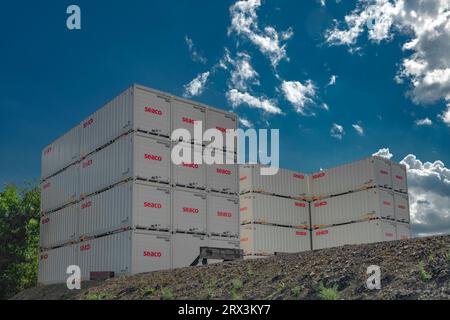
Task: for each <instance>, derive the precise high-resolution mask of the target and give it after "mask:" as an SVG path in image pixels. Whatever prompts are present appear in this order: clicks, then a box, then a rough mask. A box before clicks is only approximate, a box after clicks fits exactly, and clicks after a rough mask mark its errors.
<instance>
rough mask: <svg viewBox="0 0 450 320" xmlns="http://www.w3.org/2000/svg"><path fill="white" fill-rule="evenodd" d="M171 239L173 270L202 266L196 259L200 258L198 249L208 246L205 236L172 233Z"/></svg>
mask: <svg viewBox="0 0 450 320" xmlns="http://www.w3.org/2000/svg"><path fill="white" fill-rule="evenodd" d="M172 239H173V268H183V267H189V266H197V265H201V264H202V261H201V260H197V258H198V257H199V256H200V248H201V247H207V246H208V239H207V237H206V236H202V235H192V234H185V233H174V234H173V236H172ZM196 260H197V261H196Z"/></svg>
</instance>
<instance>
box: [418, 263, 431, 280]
mask: <svg viewBox="0 0 450 320" xmlns="http://www.w3.org/2000/svg"><path fill="white" fill-rule="evenodd" d="M419 277H420V279H421V280H422V281H430V280H431V279H432V278H433V276H432V275H431V274H430V273H428V272H427V271H426V270H425V263H424V262H423V261H420V262H419Z"/></svg>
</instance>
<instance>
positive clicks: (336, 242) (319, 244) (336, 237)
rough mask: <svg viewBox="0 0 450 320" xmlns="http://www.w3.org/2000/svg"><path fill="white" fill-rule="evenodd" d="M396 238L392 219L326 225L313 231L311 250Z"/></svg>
mask: <svg viewBox="0 0 450 320" xmlns="http://www.w3.org/2000/svg"><path fill="white" fill-rule="evenodd" d="M392 240H396V224H395V222H392V221H384V220H370V221H363V222H358V223H349V224H344V225H339V226H333V227H327V228H322V229H318V230H314V231H313V237H312V248H313V250H318V249H324V248H332V247H340V246H344V245H347V244H361V243H373V242H383V241H392Z"/></svg>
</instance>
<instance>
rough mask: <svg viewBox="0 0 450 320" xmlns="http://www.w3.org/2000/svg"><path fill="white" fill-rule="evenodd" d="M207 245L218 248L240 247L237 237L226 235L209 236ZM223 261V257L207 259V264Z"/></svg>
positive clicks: (236, 248) (237, 248) (235, 248)
mask: <svg viewBox="0 0 450 320" xmlns="http://www.w3.org/2000/svg"><path fill="white" fill-rule="evenodd" d="M208 247H210V248H219V249H234V250H239V249H240V241H239V238H228V237H209V239H208ZM221 262H224V261H223V259H221V260H219V259H208V264H215V263H221Z"/></svg>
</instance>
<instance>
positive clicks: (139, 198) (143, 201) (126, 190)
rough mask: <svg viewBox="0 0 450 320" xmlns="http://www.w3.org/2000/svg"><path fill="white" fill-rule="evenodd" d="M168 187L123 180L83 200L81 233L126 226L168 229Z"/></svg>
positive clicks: (82, 235)
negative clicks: (124, 181)
mask: <svg viewBox="0 0 450 320" xmlns="http://www.w3.org/2000/svg"><path fill="white" fill-rule="evenodd" d="M170 193H171V190H170V188H169V187H164V186H161V185H156V184H151V183H148V182H142V181H129V182H126V183H121V184H119V185H117V186H115V187H113V188H111V189H108V190H106V191H104V192H101V193H97V194H94V195H92V196H90V197H87V198H85V199H83V201H81V203H80V219H79V234H80V236H81V237H84V238H88V237H92V236H95V235H101V234H105V233H107V232H111V231H115V230H119V229H123V228H130V227H132V228H137V229H151V230H160V231H169V230H170V228H171V221H170V216H171V214H170V206H171V196H170Z"/></svg>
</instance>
